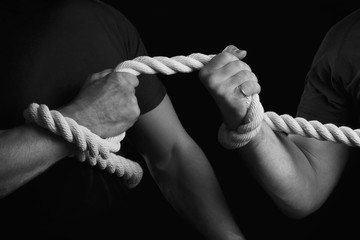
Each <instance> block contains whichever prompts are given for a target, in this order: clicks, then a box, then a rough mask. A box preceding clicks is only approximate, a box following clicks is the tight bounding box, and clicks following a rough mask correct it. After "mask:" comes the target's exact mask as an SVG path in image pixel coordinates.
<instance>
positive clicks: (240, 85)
mask: <svg viewBox="0 0 360 240" xmlns="http://www.w3.org/2000/svg"><path fill="white" fill-rule="evenodd" d="M245 56H246V52H245V51H242V50H239V49H238V48H237V47H235V46H232V45H230V46H228V47H226V48H225V49H224V51H223V52H221V53H220V54H218V55H216V56H215V57H214V58H212V59H211V60H210V61H209V62H208V63H207V64H206V65H205V66H204V67H203V68H202V69H201V70H200V72H199V78H200V80H201V82H202V83H203V84H204V85H205V87H206V88H207V89H208V91H209V92H210V94H211V95H212V97H213V98H214V100H215V102H216V103H217V105H218V107H219V109H220V112H221V114H222V117H223V121H224V123H225V124H226V125H227V127H228V128H229V129H230V130H236V129H237V128H238V126H239V125H240V124H242V123H243V120H244V117H245V116H246V113H247V111H248V109H249V106H250V100H249V96H251V95H253V94H257V93H260V89H261V88H260V85H259V84H258V80H257V78H256V76H255V74H254V73H253V72H252V71H251V69H250V67H249V66H248V65H247V64H246V63H245V62H243V61H241V60H242V59H243V58H244V57H245Z"/></svg>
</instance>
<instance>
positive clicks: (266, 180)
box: [236, 123, 316, 215]
mask: <svg viewBox="0 0 360 240" xmlns="http://www.w3.org/2000/svg"><path fill="white" fill-rule="evenodd" d="M236 151H237V153H238V154H239V156H240V157H241V158H242V159H243V160H244V161H245V162H246V164H247V165H248V166H249V167H250V170H251V171H252V172H253V174H254V176H255V177H256V179H257V180H258V181H259V182H260V184H261V185H262V186H263V187H264V189H265V190H266V191H267V192H268V193H269V194H270V196H272V198H273V199H274V201H275V203H276V204H277V205H278V206H279V207H280V209H282V210H283V211H284V212H285V213H287V214H289V215H292V213H290V212H295V213H296V212H297V210H296V209H295V208H297V207H300V208H306V207H307V206H311V205H313V204H312V203H311V201H312V199H313V198H312V197H310V195H313V191H314V189H315V188H316V187H315V183H316V181H315V179H316V172H315V171H314V169H313V166H311V164H310V162H309V159H308V158H307V157H306V155H305V154H304V153H303V152H302V151H301V149H300V148H299V147H298V146H297V145H296V144H295V143H294V142H292V141H291V140H290V139H289V137H288V136H287V135H285V134H283V133H280V132H273V130H271V129H270V128H269V127H268V126H267V125H266V123H263V125H262V127H261V130H260V132H259V134H258V135H257V136H256V137H255V138H254V139H253V140H252V141H250V142H249V143H248V144H247V145H246V146H245V147H243V148H239V149H238V150H236ZM299 203H301V204H299ZM299 210H300V212H304V211H303V209H299ZM289 211H290V212H289ZM305 212H306V211H305Z"/></svg>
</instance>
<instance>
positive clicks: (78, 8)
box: [59, 0, 130, 24]
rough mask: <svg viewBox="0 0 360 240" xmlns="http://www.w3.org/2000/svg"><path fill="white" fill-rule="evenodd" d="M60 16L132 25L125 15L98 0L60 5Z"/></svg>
mask: <svg viewBox="0 0 360 240" xmlns="http://www.w3.org/2000/svg"><path fill="white" fill-rule="evenodd" d="M59 14H66V15H70V16H73V17H75V16H76V17H77V18H78V19H79V20H81V19H89V18H91V19H96V20H98V21H108V22H118V21H120V22H121V23H126V24H130V22H129V21H128V19H127V18H126V17H125V15H124V14H123V13H122V12H120V11H119V10H118V9H116V8H114V7H113V6H111V5H109V4H106V3H104V2H101V1H98V0H67V1H61V3H59Z"/></svg>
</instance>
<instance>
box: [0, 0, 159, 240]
mask: <svg viewBox="0 0 360 240" xmlns="http://www.w3.org/2000/svg"><path fill="white" fill-rule="evenodd" d="M30 2H31V3H30ZM0 12H1V14H0V17H1V18H2V19H1V21H0V22H1V23H0V24H1V31H2V32H3V33H4V34H3V37H2V38H1V55H0V58H1V75H2V77H1V80H0V81H1V87H0V109H1V118H0V129H10V128H13V127H16V126H18V125H20V124H23V123H24V119H23V116H22V112H23V111H24V110H25V109H26V108H27V107H28V105H29V104H30V103H33V102H36V103H39V104H46V105H47V106H48V107H49V108H50V109H56V108H59V107H61V106H62V105H64V104H66V103H68V102H69V101H70V100H71V99H72V98H74V97H75V96H76V94H77V92H78V91H79V89H80V88H81V86H82V84H83V83H84V81H85V80H86V78H87V77H88V75H89V74H92V73H95V72H99V71H102V70H104V69H108V68H114V67H115V66H116V65H117V64H119V63H120V62H122V61H125V60H128V59H133V58H135V57H137V56H141V55H147V52H146V49H145V48H144V46H143V43H142V42H141V39H140V37H139V35H138V33H137V31H136V30H135V28H134V27H133V26H132V25H131V23H130V22H129V21H128V20H127V19H126V18H125V17H124V16H123V15H122V14H121V13H119V12H118V11H117V10H115V9H114V8H112V7H110V6H108V5H106V4H103V3H101V2H97V1H85V0H84V1H81V0H76V1H19V2H17V3H11V4H9V5H8V6H4V7H2V8H0ZM139 80H140V85H139V87H137V89H136V96H137V98H138V103H139V106H140V109H141V113H142V114H143V113H145V112H147V111H150V110H152V109H153V108H155V107H156V106H157V105H158V104H159V103H160V102H161V100H162V98H163V97H164V95H165V89H164V87H163V85H162V84H161V82H160V81H159V80H158V79H157V78H156V76H155V75H146V76H145V75H144V76H139ZM123 148H124V147H123ZM123 148H122V149H123ZM126 196H127V189H126V187H124V186H123V185H122V183H121V181H120V180H119V179H118V178H117V177H115V176H112V175H110V174H108V173H107V172H106V171H102V170H100V169H97V168H94V167H91V166H89V165H87V164H84V163H80V162H78V161H77V160H76V159H73V158H66V159H63V160H61V161H60V162H59V163H57V164H56V165H54V166H52V167H51V168H50V169H49V170H48V171H46V172H45V173H44V174H42V175H40V176H39V177H37V178H36V179H34V180H33V181H31V182H29V183H28V184H26V185H25V186H23V187H21V188H20V189H18V190H17V191H15V192H14V193H13V194H11V195H10V196H8V197H6V198H4V199H2V200H1V201H0V210H1V211H0V212H1V215H2V217H1V218H2V221H4V220H6V221H8V224H7V225H2V227H3V230H5V229H7V230H9V229H10V228H9V226H12V227H14V226H16V228H15V229H22V231H33V232H37V233H39V235H40V236H41V235H42V234H45V233H47V234H48V233H51V234H54V236H55V235H57V236H59V235H60V236H61V235H64V236H68V235H72V236H77V235H76V234H77V233H78V234H81V235H82V236H96V233H99V232H103V235H102V236H106V231H105V232H104V230H101V229H100V228H101V227H105V226H108V227H109V228H111V227H112V226H121V225H122V224H125V223H126V222H127V220H126V217H125V216H126V213H127V211H128V209H127V205H126ZM124 218H125V219H124ZM114 219H117V220H116V222H114V221H113V220H114ZM92 224H94V225H92ZM96 226H97V227H98V228H99V229H96V231H95V228H96ZM124 226H125V225H124ZM82 227H90V228H92V227H94V229H93V231H90V232H89V231H88V230H89V229H88V230H87V231H85V230H83V229H81V228H82ZM119 228H121V227H119ZM125 230H126V229H123V230H122V231H124V232H125ZM118 231H119V230H118ZM13 233H15V232H13ZM108 233H109V232H108ZM29 234H30V232H29ZM86 234H88V235H86ZM91 234H92V235H91ZM109 234H110V233H109Z"/></svg>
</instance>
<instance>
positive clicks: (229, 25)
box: [104, 0, 360, 239]
mask: <svg viewBox="0 0 360 240" xmlns="http://www.w3.org/2000/svg"><path fill="white" fill-rule="evenodd" d="M104 2H107V3H109V4H110V5H113V6H114V7H116V8H117V9H118V10H119V11H121V12H122V13H123V14H124V15H125V16H126V17H127V18H128V19H129V20H130V21H131V22H132V23H133V24H134V25H135V27H136V28H137V29H138V31H139V33H140V35H141V37H142V39H143V41H144V43H145V46H146V47H147V49H148V52H149V55H150V56H168V57H172V56H175V55H188V54H191V53H195V52H200V53H204V54H215V53H218V52H221V51H222V50H223V49H224V48H225V47H226V46H227V45H229V44H233V45H236V46H238V47H239V48H240V49H245V50H247V52H248V56H247V57H246V58H245V59H244V61H245V62H247V63H248V64H249V65H250V67H251V68H252V70H253V72H254V73H255V74H256V76H257V77H258V79H259V82H260V84H261V87H262V92H261V94H260V97H261V102H262V104H263V106H264V109H265V111H275V112H277V113H278V114H283V113H287V114H290V115H292V116H294V115H295V113H296V107H297V103H298V101H299V99H300V96H301V92H302V89H303V84H304V79H305V76H306V73H307V71H308V70H309V67H310V65H311V62H312V59H313V57H314V55H315V53H316V50H317V49H318V47H319V45H320V43H321V41H322V39H323V37H324V35H325V34H326V32H327V31H328V30H329V28H330V27H331V26H332V25H333V24H335V23H336V22H337V21H339V20H340V19H342V18H343V17H345V16H346V15H348V14H349V13H351V12H352V11H354V10H355V9H357V8H358V7H359V6H360V4H356V3H354V2H353V3H347V2H342V4H341V3H337V4H333V3H319V2H317V3H311V4H306V3H304V2H299V3H296V2H290V1H288V2H290V3H287V4H284V3H283V4H280V3H273V2H271V3H261V2H247V3H242V2H239V3H237V4H235V5H234V3H229V2H226V1H220V2H216V4H213V3H210V2H208V3H206V4H201V3H199V5H189V4H188V3H185V2H178V1H168V2H167V3H166V4H164V5H163V4H157V3H152V2H151V3H139V2H137V1H133V2H132V3H131V2H123V1H110V0H105V1H104ZM159 77H160V79H162V80H163V82H164V84H165V86H166V87H167V91H168V94H169V96H170V98H171V99H172V102H173V104H174V107H175V110H176V111H177V113H178V115H179V118H180V120H181V122H182V124H183V126H184V128H185V129H186V130H187V131H188V132H189V134H190V135H191V136H192V137H193V138H194V140H195V141H196V142H197V143H198V144H199V145H200V147H201V148H202V149H203V150H204V152H205V154H206V155H207V156H208V158H209V161H210V162H211V164H212V165H213V166H214V168H215V171H216V173H217V175H218V177H219V180H220V182H221V184H222V187H223V189H224V191H225V194H226V197H227V199H228V201H229V204H230V206H231V209H232V212H233V213H234V216H235V217H236V220H237V223H238V224H239V226H240V228H241V230H242V231H243V233H244V235H245V236H246V237H247V239H264V238H266V239H269V238H270V239H325V238H326V239H330V238H331V239H339V238H335V236H337V235H341V236H343V237H344V236H347V234H348V233H347V232H344V230H346V231H347V228H346V227H339V226H340V223H341V222H343V219H339V216H340V217H341V216H343V215H341V214H337V215H336V214H335V215H334V214H333V213H334V212H336V213H337V212H341V207H337V206H336V205H335V206H332V205H330V206H324V208H323V209H322V210H321V211H319V213H317V214H315V215H314V216H311V217H310V218H309V219H305V220H302V221H296V220H290V219H287V218H285V217H284V216H283V215H282V214H281V213H280V212H279V211H278V210H277V209H276V208H275V207H274V205H273V204H272V202H271V200H270V198H269V197H268V196H267V195H266V193H264V192H263V190H262V189H261V188H260V187H259V186H258V185H257V184H256V183H255V182H254V180H253V179H252V177H251V175H250V174H249V173H248V172H247V170H246V169H245V168H244V166H243V165H242V164H241V159H236V158H234V156H232V154H231V153H230V152H228V151H225V150H224V149H222V148H221V147H220V146H219V144H218V142H217V131H218V127H219V126H220V124H221V118H220V116H219V111H218V109H217V107H216V105H215V103H214V102H213V100H212V98H211V97H210V95H209V94H208V93H207V92H206V90H205V89H204V88H203V86H202V85H201V83H200V82H199V80H198V76H197V72H194V73H190V74H176V75H173V76H161V75H159ZM145 180H147V181H145V182H143V183H142V184H141V185H140V187H139V188H138V189H137V190H136V191H138V192H135V193H136V194H139V196H140V197H141V196H144V195H143V194H148V198H147V199H144V198H141V200H139V198H138V200H135V203H138V204H139V206H140V205H141V207H140V209H141V211H144V212H145V213H146V214H148V215H151V216H148V215H146V214H144V215H143V216H142V217H141V218H142V219H144V221H147V220H149V221H151V219H153V218H154V217H155V216H154V215H155V214H156V215H157V217H159V218H160V219H161V220H158V221H157V223H156V224H150V222H149V224H148V225H147V226H148V228H143V230H144V231H149V234H150V232H152V233H154V234H155V235H156V233H158V234H159V235H161V234H160V233H163V232H164V230H165V229H168V230H169V232H171V231H172V232H171V233H163V234H164V236H166V234H169V235H167V236H168V239H174V238H175V236H178V237H179V239H180V238H184V239H190V238H195V237H196V234H195V233H193V232H191V230H190V229H188V228H187V227H186V225H182V222H181V221H180V220H178V219H176V217H174V216H175V215H172V214H173V212H172V209H171V208H167V207H168V206H167V205H166V202H165V201H163V199H161V197H160V196H154V194H155V193H156V191H157V190H156V188H155V187H154V185H152V183H151V179H150V178H149V179H147V178H145ZM150 195H151V196H153V197H149V196H150ZM137 201H138V202H137ZM157 227H158V228H157ZM165 232H166V231H165ZM159 237H160V236H159ZM332 237H334V238H332ZM341 239H344V238H341Z"/></svg>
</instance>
